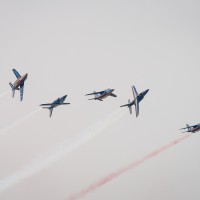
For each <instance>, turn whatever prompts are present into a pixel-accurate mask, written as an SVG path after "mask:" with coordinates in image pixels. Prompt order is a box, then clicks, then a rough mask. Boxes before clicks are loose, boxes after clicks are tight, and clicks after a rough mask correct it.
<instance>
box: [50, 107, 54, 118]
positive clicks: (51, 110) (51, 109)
mask: <svg viewBox="0 0 200 200" xmlns="http://www.w3.org/2000/svg"><path fill="white" fill-rule="evenodd" d="M52 112H53V108H49V117H51V115H52Z"/></svg>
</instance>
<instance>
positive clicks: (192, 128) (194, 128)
mask: <svg viewBox="0 0 200 200" xmlns="http://www.w3.org/2000/svg"><path fill="white" fill-rule="evenodd" d="M184 129H188V130H187V131H185V132H183V133H195V132H198V131H200V124H196V125H193V126H189V125H188V124H186V127H185V128H181V129H180V130H184Z"/></svg>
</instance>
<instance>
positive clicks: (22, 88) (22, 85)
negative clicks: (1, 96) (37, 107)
mask: <svg viewBox="0 0 200 200" xmlns="http://www.w3.org/2000/svg"><path fill="white" fill-rule="evenodd" d="M23 93H24V83H23V84H21V85H20V99H21V101H22V99H23Z"/></svg>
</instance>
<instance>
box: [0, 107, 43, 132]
mask: <svg viewBox="0 0 200 200" xmlns="http://www.w3.org/2000/svg"><path fill="white" fill-rule="evenodd" d="M40 110H41V108H37V109H35V110H33V111H32V112H30V113H28V114H27V115H26V116H24V117H22V118H21V119H19V120H17V121H15V122H13V123H12V124H10V125H8V126H7V127H5V128H3V129H2V130H0V136H1V135H4V134H5V133H7V132H8V131H10V130H11V129H13V128H14V127H16V126H17V125H18V124H20V123H21V122H24V121H25V120H28V119H29V118H31V117H32V116H33V115H35V114H36V113H38V111H40Z"/></svg>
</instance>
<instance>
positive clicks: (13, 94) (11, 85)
mask: <svg viewBox="0 0 200 200" xmlns="http://www.w3.org/2000/svg"><path fill="white" fill-rule="evenodd" d="M9 85H10V87H11V88H12V96H13V97H14V96H15V87H14V86H13V84H12V83H9Z"/></svg>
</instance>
